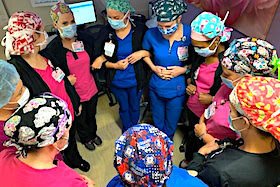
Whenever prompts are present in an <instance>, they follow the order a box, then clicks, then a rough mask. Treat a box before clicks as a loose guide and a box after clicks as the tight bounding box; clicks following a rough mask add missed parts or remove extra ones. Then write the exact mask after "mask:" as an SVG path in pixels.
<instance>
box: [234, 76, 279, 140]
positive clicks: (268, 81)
mask: <svg viewBox="0 0 280 187" xmlns="http://www.w3.org/2000/svg"><path fill="white" fill-rule="evenodd" d="M229 98H230V102H231V103H232V105H233V106H234V107H235V108H236V110H237V111H238V112H239V113H240V114H242V115H244V116H247V117H248V118H249V119H250V120H251V122H252V124H253V125H254V126H255V127H257V128H259V129H261V130H263V131H266V132H269V133H270V134H272V135H273V136H274V137H275V138H276V139H277V140H279V141H280V81H279V80H278V79H274V78H271V77H260V76H257V77H252V76H245V77H244V78H242V79H241V80H240V82H239V83H238V84H237V85H236V86H235V88H234V89H233V91H232V92H231V94H230V97H229Z"/></svg>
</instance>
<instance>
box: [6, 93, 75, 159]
mask: <svg viewBox="0 0 280 187" xmlns="http://www.w3.org/2000/svg"><path fill="white" fill-rule="evenodd" d="M71 123H72V117H71V114H70V111H69V109H68V107H67V104H66V102H64V101H63V100H61V99H59V98H57V97H55V96H53V95H52V94H50V93H45V94H43V95H41V96H38V97H36V98H34V99H32V100H30V101H29V102H28V103H27V104H26V105H25V106H24V107H22V108H21V109H19V110H18V111H17V112H16V113H15V114H13V115H12V116H11V117H10V118H9V119H8V120H7V121H6V123H5V125H4V132H5V134H6V135H7V136H8V137H9V140H8V141H7V142H5V143H4V145H5V146H8V147H9V146H15V147H16V148H17V149H18V153H19V154H21V155H22V156H26V154H27V150H30V149H36V148H40V147H45V146H47V145H51V144H53V143H55V142H56V141H57V140H59V139H60V138H61V137H62V135H63V134H64V133H65V131H66V130H67V129H68V128H69V127H70V125H71Z"/></svg>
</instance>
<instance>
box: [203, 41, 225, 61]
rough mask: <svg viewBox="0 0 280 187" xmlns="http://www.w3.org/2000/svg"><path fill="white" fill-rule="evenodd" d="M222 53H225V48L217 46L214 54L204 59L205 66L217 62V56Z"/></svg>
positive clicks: (221, 45) (220, 45)
mask: <svg viewBox="0 0 280 187" xmlns="http://www.w3.org/2000/svg"><path fill="white" fill-rule="evenodd" d="M223 51H225V46H224V45H223V44H219V46H218V48H217V51H216V53H215V54H214V55H212V56H209V57H206V58H205V62H206V64H212V63H215V62H217V61H219V58H218V55H219V54H220V53H221V52H223Z"/></svg>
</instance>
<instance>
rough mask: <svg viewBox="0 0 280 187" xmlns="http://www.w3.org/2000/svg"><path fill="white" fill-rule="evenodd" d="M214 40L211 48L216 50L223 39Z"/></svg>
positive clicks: (218, 37)
mask: <svg viewBox="0 0 280 187" xmlns="http://www.w3.org/2000/svg"><path fill="white" fill-rule="evenodd" d="M213 40H214V43H213V44H212V45H211V46H210V47H209V48H210V49H211V50H213V49H215V48H216V47H217V46H218V45H219V44H220V40H221V37H220V36H216V37H215V38H214V39H213ZM217 51H218V50H216V52H217Z"/></svg>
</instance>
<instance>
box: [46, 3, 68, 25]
mask: <svg viewBox="0 0 280 187" xmlns="http://www.w3.org/2000/svg"><path fill="white" fill-rule="evenodd" d="M69 12H72V11H71V9H70V8H69V7H68V6H67V5H66V4H64V3H61V2H58V3H56V4H55V5H53V6H52V7H51V10H50V16H51V19H52V21H53V22H55V23H56V22H57V21H58V19H59V16H60V15H61V14H66V13H69Z"/></svg>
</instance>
